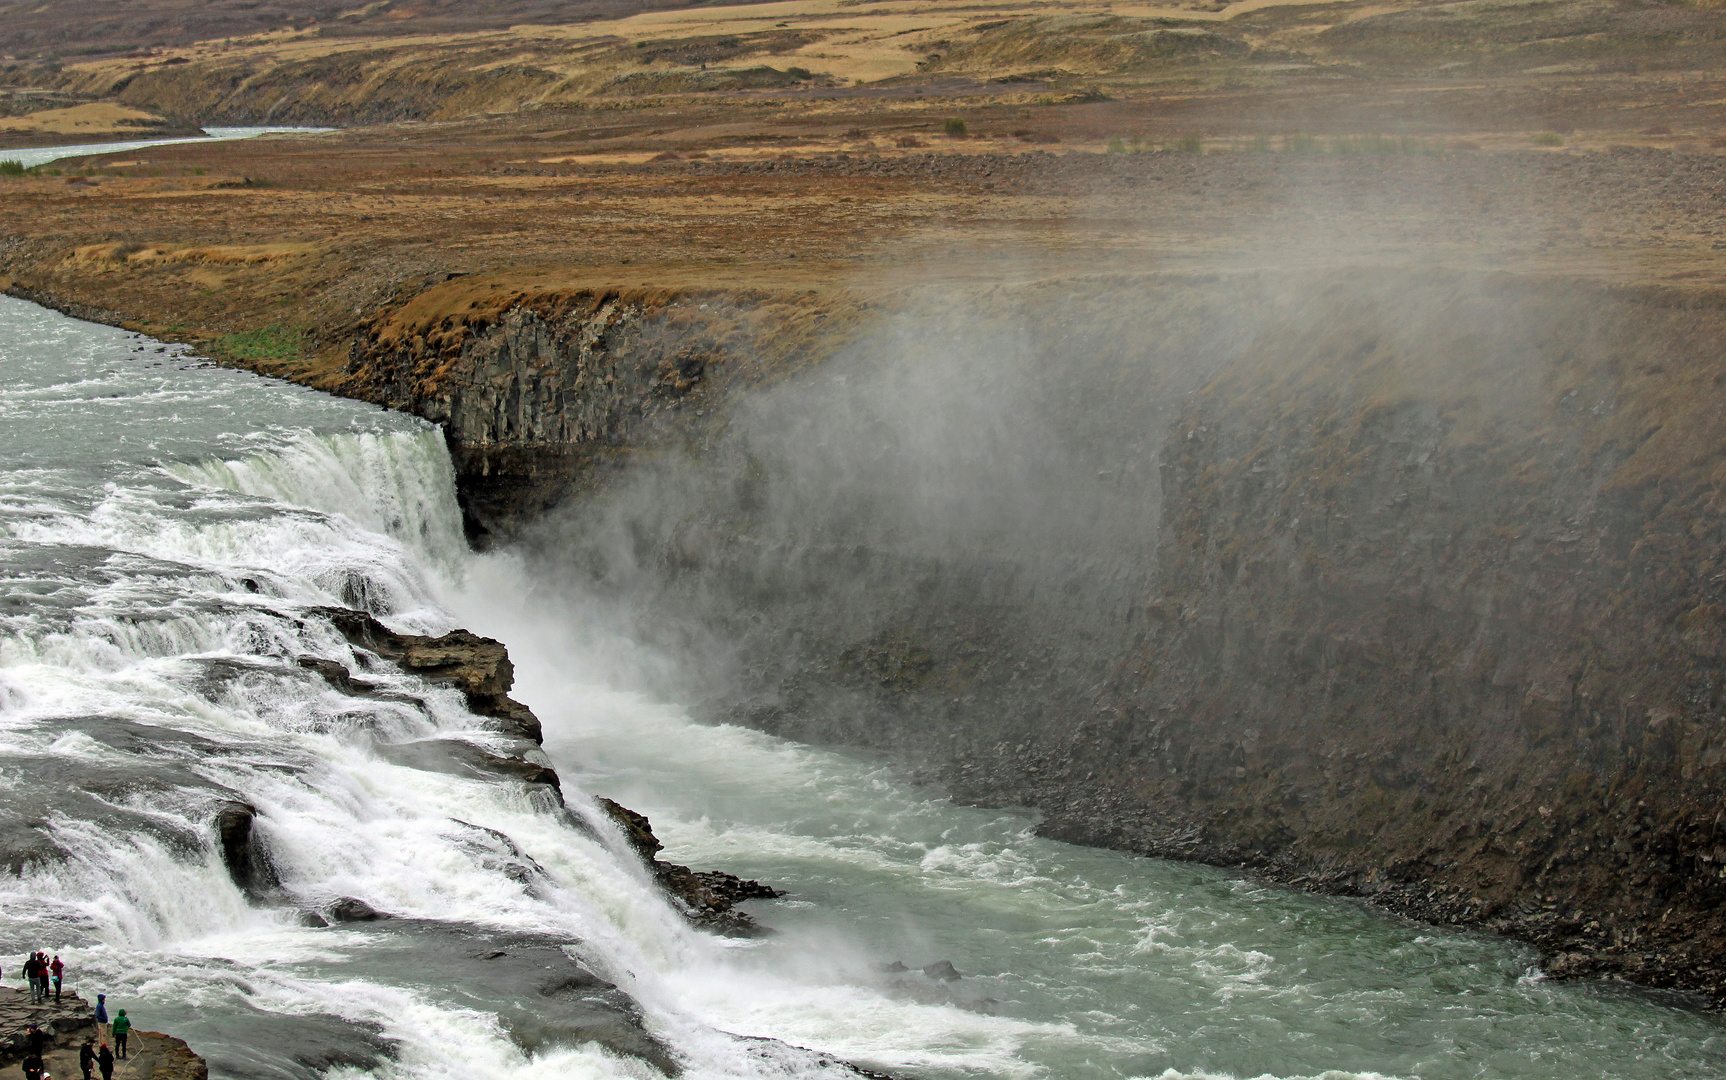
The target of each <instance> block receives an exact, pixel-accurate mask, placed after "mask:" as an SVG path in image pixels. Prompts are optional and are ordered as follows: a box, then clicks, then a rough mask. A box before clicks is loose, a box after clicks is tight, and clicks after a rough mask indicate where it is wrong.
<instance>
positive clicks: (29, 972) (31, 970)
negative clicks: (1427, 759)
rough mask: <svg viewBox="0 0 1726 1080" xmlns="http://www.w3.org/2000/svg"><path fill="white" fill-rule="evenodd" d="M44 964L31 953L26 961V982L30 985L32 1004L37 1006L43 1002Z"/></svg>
mask: <svg viewBox="0 0 1726 1080" xmlns="http://www.w3.org/2000/svg"><path fill="white" fill-rule="evenodd" d="M41 965H42V962H41V961H40V960H37V959H36V954H35V953H31V954H30V955H29V956H28V957H26V958H25V960H24V981H25V982H27V983H29V984H30V1004H32V1005H35V1004H38V1003H39V1002H41V1000H42V980H41V979H40V977H39V976H40V974H41V971H40V969H41Z"/></svg>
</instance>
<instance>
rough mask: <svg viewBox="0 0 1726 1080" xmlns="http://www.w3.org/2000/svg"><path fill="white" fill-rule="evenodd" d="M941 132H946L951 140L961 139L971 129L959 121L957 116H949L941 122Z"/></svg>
mask: <svg viewBox="0 0 1726 1080" xmlns="http://www.w3.org/2000/svg"><path fill="white" fill-rule="evenodd" d="M941 130H942V131H944V132H946V133H947V134H948V135H949V136H951V137H952V138H955V139H963V138H964V137H965V136H966V135H967V134H969V133H970V131H971V128H970V126H969V125H968V124H966V123H965V121H963V120H961V119H959V118H958V117H957V116H950V117H948V118H947V119H945V120H943V121H942V122H941Z"/></svg>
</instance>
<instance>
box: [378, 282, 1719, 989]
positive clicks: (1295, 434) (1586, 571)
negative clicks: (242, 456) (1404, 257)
mask: <svg viewBox="0 0 1726 1080" xmlns="http://www.w3.org/2000/svg"><path fill="white" fill-rule="evenodd" d="M461 287H462V286H461V283H460V282H452V283H448V284H446V285H445V286H440V287H439V288H441V289H443V290H445V291H444V292H443V293H440V294H438V295H428V297H426V298H423V300H416V301H415V303H416V304H421V305H422V306H421V308H419V309H417V310H409V308H412V305H409V308H404V309H402V310H400V311H398V312H395V313H394V314H392V315H391V316H390V317H389V319H387V320H384V321H381V322H379V323H377V324H374V326H373V327H372V329H371V330H370V331H369V332H368V336H367V337H366V338H365V339H364V340H362V341H361V342H359V343H358V344H356V345H355V347H354V352H353V358H352V360H351V361H350V365H349V376H348V377H349V379H350V380H351V381H352V386H350V387H349V392H362V393H364V394H365V395H367V396H371V397H373V399H374V400H380V401H385V402H386V403H389V404H392V405H396V406H398V407H406V408H410V409H413V410H414V411H416V412H420V413H421V414H422V415H426V416H429V417H432V418H433V419H438V420H442V421H444V422H446V423H447V424H448V425H449V428H448V430H449V433H450V439H451V445H452V447H453V448H454V449H455V452H456V456H457V460H458V463H460V467H461V476H462V484H463V489H464V498H465V501H466V502H467V504H468V506H469V508H470V511H471V513H472V515H473V517H474V519H475V528H476V530H477V531H483V530H490V531H492V532H495V533H506V534H509V535H512V536H515V537H517V538H519V539H520V540H521V541H522V543H523V545H524V550H526V551H528V552H529V553H530V557H531V558H533V559H534V560H535V562H536V565H537V566H538V567H539V569H540V571H541V573H542V574H543V575H544V577H545V579H546V581H547V582H548V585H551V586H553V587H558V588H562V589H565V590H574V591H579V592H581V593H582V594H583V595H585V596H587V597H589V598H591V599H592V601H593V604H592V606H591V608H590V610H592V611H595V612H599V613H601V614H599V615H596V616H595V617H596V618H599V619H600V620H601V621H603V620H604V619H607V618H610V619H614V620H615V624H614V625H615V627H616V628H617V632H618V633H619V634H624V633H627V634H628V635H630V636H631V637H632V639H634V640H636V641H637V642H639V643H641V644H644V645H646V646H648V647H650V648H653V649H657V650H658V651H659V652H660V653H662V654H664V655H667V656H670V657H673V658H674V659H675V661H676V663H675V665H674V669H673V670H674V671H675V674H673V675H671V676H666V675H664V674H663V672H661V673H659V674H656V675H654V676H652V677H653V678H655V679H658V680H659V685H657V686H656V687H655V688H656V689H661V690H663V691H664V692H667V693H675V694H678V695H679V696H681V697H682V698H683V699H684V700H694V701H698V702H699V703H700V707H701V708H702V709H703V710H704V711H705V712H706V713H707V714H708V715H710V716H712V717H714V718H723V719H729V720H733V721H737V722H742V723H747V724H751V725H754V726H758V727H762V728H765V729H768V730H771V731H775V732H778V733H780V734H784V735H788V736H791V737H794V738H800V739H806V740H810V741H816V742H827V743H840V744H848V745H855V746H862V747H869V748H874V749H880V750H885V751H889V752H893V753H896V754H898V755H900V756H901V757H902V758H903V759H904V760H905V761H906V762H907V763H908V764H910V765H911V766H913V767H915V768H917V769H919V770H921V771H922V772H924V773H925V774H926V775H928V776H930V777H931V778H934V779H938V780H940V781H942V782H944V783H946V784H948V785H949V786H950V787H951V788H952V789H953V790H954V791H955V793H956V794H958V795H959V796H960V797H962V798H965V799H968V800H971V801H976V802H982V803H991V804H1022V805H1028V806H1033V807H1036V808H1038V809H1039V810H1041V811H1042V812H1043V814H1044V821H1043V825H1042V828H1043V830H1044V831H1045V832H1046V833H1048V834H1049V835H1052V836H1057V837H1061V838H1065V839H1070V840H1074V841H1078V842H1082V843H1090V844H1101V845H1106V846H1112V847H1118V848H1121V849H1123V850H1128V851H1135V852H1142V853H1147V854H1157V855H1171V856H1178V857H1187V858H1198V859H1203V860H1206V861H1212V862H1219V863H1225V864H1243V865H1246V866H1249V867H1252V868H1254V869H1256V870H1257V871H1258V872H1260V873H1262V874H1265V875H1267V876H1270V877H1273V878H1276V879H1278V880H1282V881H1285V882H1289V883H1292V884H1296V885H1301V886H1305V887H1310V888H1319V889H1326V890H1330V891H1337V892H1343V893H1349V894H1358V895H1366V896H1371V897H1373V898H1374V899H1376V900H1377V901H1379V902H1381V903H1383V904H1386V905H1387V906H1390V907H1392V908H1395V909H1397V910H1401V911H1404V912H1407V913H1410V914H1413V915H1417V916H1420V917H1425V918H1431V919H1436V920H1441V921H1454V922H1459V923H1465V924H1475V925H1482V926H1486V927H1489V928H1493V929H1497V930H1502V931H1505V932H1509V933H1514V934H1518V935H1521V936H1524V937H1526V938H1529V939H1530V940H1533V941H1535V942H1536V943H1538V944H1539V945H1540V946H1541V947H1542V948H1543V949H1544V950H1545V951H1546V952H1547V954H1548V960H1547V963H1548V966H1549V969H1550V970H1553V971H1555V972H1557V973H1560V974H1576V975H1583V974H1613V975H1625V976H1628V977H1631V978H1633V979H1636V980H1637V981H1641V982H1645V983H1650V984H1655V985H1662V986H1674V987H1682V988H1688V989H1694V990H1700V991H1703V992H1705V993H1707V994H1710V995H1712V996H1713V997H1715V998H1716V999H1717V1000H1718V999H1720V998H1722V997H1723V996H1726V971H1723V969H1722V967H1721V964H1720V962H1719V961H1718V959H1717V957H1718V955H1719V952H1720V950H1719V945H1720V944H1721V942H1722V940H1723V934H1726V920H1723V918H1722V914H1721V909H1720V906H1719V905H1720V901H1721V899H1722V898H1723V897H1726V880H1723V875H1726V838H1721V837H1720V836H1719V835H1718V829H1719V818H1720V814H1721V812H1720V809H1719V808H1720V806H1721V805H1722V804H1721V801H1720V800H1721V796H1722V794H1723V793H1726V768H1723V766H1726V737H1723V717H1722V711H1721V703H1720V689H1719V685H1720V682H1721V675H1722V661H1723V659H1726V594H1723V593H1726V589H1723V585H1722V581H1723V580H1726V567H1723V566H1722V565H1720V560H1721V555H1720V552H1721V550H1722V540H1723V539H1726V537H1723V536H1722V527H1721V523H1720V515H1719V502H1718V500H1719V497H1720V494H1721V490H1722V484H1723V483H1726V430H1723V428H1726V356H1723V355H1722V353H1721V350H1720V349H1719V346H1718V344H1717V342H1718V339H1719V333H1718V330H1719V327H1720V324H1721V316H1722V308H1721V305H1720V303H1719V302H1718V300H1716V299H1713V298H1709V297H1703V296H1696V295H1688V294H1682V293H1677V292H1672V291H1665V292H1653V291H1649V292H1637V291H1634V290H1627V289H1615V288H1609V287H1606V286H1599V285H1593V284H1587V283H1577V282H1567V281H1536V280H1526V279H1518V278H1514V277H1511V276H1507V275H1505V276H1500V275H1489V274H1463V273H1449V272H1441V271H1432V272H1412V271H1399V272H1385V271H1380V270H1333V271H1325V272H1303V273H1274V274H1273V273H1251V274H1240V275H1223V276H1215V277H1197V276H1191V277H1176V276H1164V277H1120V278H1109V277H1098V278H1095V279H1086V280H1077V281H1067V282H1055V283H1043V284H1038V285H1027V286H1022V287H1018V288H1002V289H995V290H977V291H974V292H972V293H968V294H965V295H963V296H957V297H956V296H953V295H943V296H941V297H935V298H931V297H920V298H919V297H900V298H898V299H897V300H893V301H891V302H887V303H880V304H873V305H870V304H856V303H848V305H839V304H838V303H837V302H832V301H825V300H820V299H818V298H813V297H801V298H793V299H788V298H785V297H728V298H724V299H721V298H718V297H707V298H697V297H670V296H657V297H656V296H646V295H643V296H636V297H629V296H623V295H613V294H606V295H597V294H588V295H583V296H580V297H564V298H561V299H552V298H537V299H530V300H528V301H526V302H521V303H515V304H513V305H512V306H504V305H501V304H500V305H496V306H495V310H494V311H493V312H492V313H491V314H490V315H487V316H486V317H484V318H478V317H476V318H472V319H466V320H465V321H464V320H463V319H460V318H457V319H452V318H450V317H449V316H447V315H444V316H435V313H436V312H440V311H441V312H451V311H457V310H464V309H462V307H461V305H460V304H456V303H454V302H453V301H454V300H455V292H454V290H458V289H459V288H461ZM434 292H436V290H434ZM479 307H483V305H479V306H477V307H476V308H475V310H478V309H479ZM841 309H842V310H841ZM434 316H435V317H434ZM607 613H609V614H607ZM644 677H645V676H644Z"/></svg>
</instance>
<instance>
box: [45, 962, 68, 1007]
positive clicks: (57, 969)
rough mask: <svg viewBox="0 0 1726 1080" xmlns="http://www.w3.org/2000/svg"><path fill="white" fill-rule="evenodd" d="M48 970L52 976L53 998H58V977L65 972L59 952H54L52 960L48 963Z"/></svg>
mask: <svg viewBox="0 0 1726 1080" xmlns="http://www.w3.org/2000/svg"><path fill="white" fill-rule="evenodd" d="M48 970H49V971H50V972H51V973H53V976H54V1000H55V1001H59V1000H60V978H61V976H63V975H65V974H66V965H65V964H62V963H61V962H60V954H59V953H55V954H54V962H53V963H52V964H49V965H48Z"/></svg>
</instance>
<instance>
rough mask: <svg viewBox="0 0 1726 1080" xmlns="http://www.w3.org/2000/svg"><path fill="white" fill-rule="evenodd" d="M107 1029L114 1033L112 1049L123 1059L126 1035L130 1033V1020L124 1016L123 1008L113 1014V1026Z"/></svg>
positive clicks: (124, 1057)
mask: <svg viewBox="0 0 1726 1080" xmlns="http://www.w3.org/2000/svg"><path fill="white" fill-rule="evenodd" d="M109 1030H111V1031H112V1032H113V1033H114V1049H115V1050H117V1051H118V1052H119V1055H118V1056H119V1058H120V1060H121V1061H125V1060H126V1036H127V1035H130V1034H131V1033H132V1021H131V1020H129V1019H127V1018H126V1010H125V1009H121V1010H120V1011H119V1012H118V1013H117V1014H115V1016H114V1026H113V1027H112V1028H110V1029H109Z"/></svg>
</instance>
